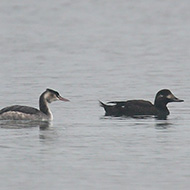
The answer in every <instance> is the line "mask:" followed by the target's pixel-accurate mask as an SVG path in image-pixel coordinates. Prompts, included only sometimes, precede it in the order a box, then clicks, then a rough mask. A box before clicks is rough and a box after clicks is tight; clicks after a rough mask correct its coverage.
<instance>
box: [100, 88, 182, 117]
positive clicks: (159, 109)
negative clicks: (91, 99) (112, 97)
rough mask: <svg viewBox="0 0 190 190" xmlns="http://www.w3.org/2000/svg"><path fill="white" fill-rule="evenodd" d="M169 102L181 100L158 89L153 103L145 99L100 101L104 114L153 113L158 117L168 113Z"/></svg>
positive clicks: (165, 90) (146, 114)
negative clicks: (105, 102)
mask: <svg viewBox="0 0 190 190" xmlns="http://www.w3.org/2000/svg"><path fill="white" fill-rule="evenodd" d="M169 102H183V100H180V99H178V98H176V97H175V96H174V95H173V94H172V93H171V91H170V90H167V89H164V90H160V91H159V92H158V93H157V94H156V97H155V101H154V104H152V103H151V102H149V101H145V100H128V101H122V102H117V101H112V102H108V104H107V105H106V104H104V103H103V102H100V105H101V106H102V107H103V108H104V109H105V112H106V113H105V115H106V116H116V117H119V116H148V115H155V116H157V117H159V118H165V117H166V116H167V115H169V113H170V112H169V110H168V108H167V106H166V105H167V104H168V103H169Z"/></svg>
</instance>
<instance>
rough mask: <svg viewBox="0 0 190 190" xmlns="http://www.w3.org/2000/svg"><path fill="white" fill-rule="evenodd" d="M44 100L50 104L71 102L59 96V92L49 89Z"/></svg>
mask: <svg viewBox="0 0 190 190" xmlns="http://www.w3.org/2000/svg"><path fill="white" fill-rule="evenodd" d="M44 98H45V99H46V100H47V102H48V103H51V102H53V101H57V100H61V101H65V102H68V101H69V100H68V99H66V98H63V97H61V96H60V95H59V92H57V91H55V90H52V89H49V88H47V89H46V91H45V92H44Z"/></svg>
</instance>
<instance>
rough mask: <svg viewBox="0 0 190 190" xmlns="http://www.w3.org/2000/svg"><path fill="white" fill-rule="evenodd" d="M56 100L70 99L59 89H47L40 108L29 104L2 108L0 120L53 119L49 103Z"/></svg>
mask: <svg viewBox="0 0 190 190" xmlns="http://www.w3.org/2000/svg"><path fill="white" fill-rule="evenodd" d="M56 100H62V101H69V100H67V99H65V98H63V97H61V96H60V95H59V93H58V92H57V91H54V90H51V89H46V91H45V92H43V93H42V94H41V96H40V98H39V108H40V109H39V110H38V109H36V108H33V107H29V106H21V105H13V106H9V107H5V108H3V109H1V110H0V120H52V119H53V115H52V113H51V111H50V109H49V107H48V103H51V102H53V101H56Z"/></svg>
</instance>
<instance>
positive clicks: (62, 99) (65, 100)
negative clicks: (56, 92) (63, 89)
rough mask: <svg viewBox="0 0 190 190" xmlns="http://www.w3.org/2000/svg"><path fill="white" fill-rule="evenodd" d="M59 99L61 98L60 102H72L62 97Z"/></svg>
mask: <svg viewBox="0 0 190 190" xmlns="http://www.w3.org/2000/svg"><path fill="white" fill-rule="evenodd" d="M58 98H59V100H61V101H64V102H69V101H70V100H68V99H66V98H63V97H61V96H58Z"/></svg>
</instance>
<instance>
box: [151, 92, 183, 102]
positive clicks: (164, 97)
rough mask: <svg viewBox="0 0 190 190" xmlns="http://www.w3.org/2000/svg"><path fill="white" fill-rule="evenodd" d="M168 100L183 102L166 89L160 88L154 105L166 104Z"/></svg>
mask: <svg viewBox="0 0 190 190" xmlns="http://www.w3.org/2000/svg"><path fill="white" fill-rule="evenodd" d="M169 102H184V100H181V99H179V98H177V97H175V96H174V95H173V94H172V92H171V91H170V90H168V89H163V90H160V91H159V92H158V93H157V94H156V97H155V102H154V103H155V105H156V104H164V105H167V103H169Z"/></svg>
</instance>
